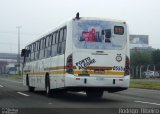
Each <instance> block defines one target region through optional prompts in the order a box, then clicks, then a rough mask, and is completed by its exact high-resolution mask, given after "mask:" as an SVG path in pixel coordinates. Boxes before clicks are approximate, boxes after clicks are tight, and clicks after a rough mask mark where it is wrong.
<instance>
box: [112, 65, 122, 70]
mask: <svg viewBox="0 0 160 114" xmlns="http://www.w3.org/2000/svg"><path fill="white" fill-rule="evenodd" d="M113 70H116V71H123V70H124V68H123V67H122V66H113Z"/></svg>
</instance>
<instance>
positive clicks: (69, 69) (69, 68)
mask: <svg viewBox="0 0 160 114" xmlns="http://www.w3.org/2000/svg"><path fill="white" fill-rule="evenodd" d="M66 70H67V73H69V74H73V59H72V54H71V55H69V56H68V57H67V68H66Z"/></svg>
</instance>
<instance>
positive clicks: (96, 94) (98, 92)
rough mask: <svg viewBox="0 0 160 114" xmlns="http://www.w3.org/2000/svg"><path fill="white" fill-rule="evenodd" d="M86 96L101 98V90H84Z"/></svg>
mask: <svg viewBox="0 0 160 114" xmlns="http://www.w3.org/2000/svg"><path fill="white" fill-rule="evenodd" d="M86 94H87V97H89V98H102V96H103V90H96V91H93V90H88V91H86Z"/></svg>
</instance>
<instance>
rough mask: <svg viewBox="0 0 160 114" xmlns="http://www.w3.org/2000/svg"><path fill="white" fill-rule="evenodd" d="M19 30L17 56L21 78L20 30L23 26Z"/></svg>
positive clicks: (18, 27)
mask: <svg viewBox="0 0 160 114" xmlns="http://www.w3.org/2000/svg"><path fill="white" fill-rule="evenodd" d="M16 28H17V29H18V56H17V63H18V74H19V76H20V75H21V73H20V29H21V28H22V27H21V26H17V27H16Z"/></svg>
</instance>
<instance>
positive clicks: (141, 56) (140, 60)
mask: <svg viewBox="0 0 160 114" xmlns="http://www.w3.org/2000/svg"><path fill="white" fill-rule="evenodd" d="M151 63H152V57H151V52H148V51H143V52H132V53H131V66H138V65H148V64H151Z"/></svg>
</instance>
